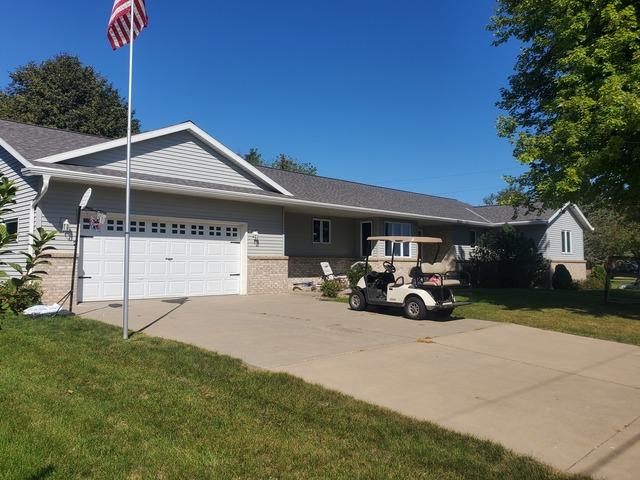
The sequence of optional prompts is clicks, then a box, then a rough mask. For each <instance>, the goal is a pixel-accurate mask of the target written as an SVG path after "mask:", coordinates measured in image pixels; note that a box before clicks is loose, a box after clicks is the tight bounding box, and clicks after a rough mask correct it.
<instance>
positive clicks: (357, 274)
mask: <svg viewBox="0 0 640 480" xmlns="http://www.w3.org/2000/svg"><path fill="white" fill-rule="evenodd" d="M370 271H371V265H367V268H366V270H365V268H364V263H363V262H357V263H355V264H353V265H351V267H349V269H348V270H347V278H348V279H349V287H351V289H352V290H353V289H354V288H356V286H357V285H358V282H359V281H360V279H361V278H362V277H364V276H365V274H367V273H369V272H370Z"/></svg>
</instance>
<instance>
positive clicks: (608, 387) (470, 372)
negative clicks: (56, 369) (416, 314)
mask: <svg viewBox="0 0 640 480" xmlns="http://www.w3.org/2000/svg"><path fill="white" fill-rule="evenodd" d="M79 312H80V313H82V314H84V315H85V316H87V317H90V318H94V319H97V320H102V321H105V322H108V323H113V324H116V325H119V324H120V322H121V315H122V309H121V307H120V305H119V304H117V303H114V304H106V303H89V304H85V305H82V306H81V307H80V308H79ZM130 312H131V313H130V315H131V318H130V328H131V329H132V330H136V331H143V332H144V333H147V334H149V335H155V336H159V337H164V338H169V339H175V340H179V341H182V342H187V343H191V344H194V345H198V346H200V347H203V348H207V349H210V350H214V351H217V352H220V353H224V354H228V355H232V356H234V357H239V358H241V359H243V360H244V361H245V362H247V363H248V364H251V365H254V366H257V367H260V368H265V369H269V370H273V371H281V372H287V373H290V374H292V375H296V376H298V377H301V378H303V379H305V380H307V381H309V382H312V383H318V384H321V385H324V386H326V387H328V388H331V389H334V390H338V391H341V392H344V393H346V394H349V395H352V396H354V397H356V398H359V399H362V400H365V401H368V402H371V403H375V404H378V405H382V406H385V407H388V408H391V409H394V410H397V411H399V412H401V413H404V414H406V415H410V416H413V417H417V418H419V419H423V420H429V421H433V422H436V423H438V424H440V425H442V426H445V427H448V428H451V429H454V430H457V431H460V432H465V433H471V434H474V435H477V436H479V437H482V438H488V439H491V440H495V441H497V442H499V443H502V444H503V445H505V446H507V447H509V448H511V449H513V450H515V451H517V452H519V453H524V454H528V455H532V456H534V457H537V458H539V459H540V460H542V461H544V462H546V463H548V464H551V465H553V466H555V467H557V468H560V469H563V470H567V471H572V472H582V473H586V474H590V475H593V476H595V477H603V478H608V479H616V480H623V479H637V478H639V475H640V473H639V472H640V348H638V347H635V346H631V345H624V344H620V343H615V342H607V341H602V340H594V339H590V338H584V337H578V336H573V335H566V334H562V333H556V332H549V331H544V330H538V329H535V328H529V327H523V326H519V325H511V324H504V323H494V322H486V321H481V320H471V319H463V320H452V321H448V322H433V321H422V322H415V321H411V320H407V319H405V318H402V317H401V316H399V315H394V314H393V311H385V312H352V311H349V310H347V306H346V305H345V304H340V303H335V302H325V301H320V300H318V299H317V298H315V297H312V296H309V295H306V294H297V295H271V296H245V297H238V296H236V297H208V298H205V297H202V298H190V299H177V300H143V301H136V302H132V304H131V309H130Z"/></svg>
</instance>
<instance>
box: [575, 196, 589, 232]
mask: <svg viewBox="0 0 640 480" xmlns="http://www.w3.org/2000/svg"><path fill="white" fill-rule="evenodd" d="M571 209H572V210H573V211H574V213H575V214H576V215H577V217H578V220H580V221H581V222H582V223H583V224H584V226H585V227H587V228H588V229H589V231H591V232H593V231H594V230H595V228H593V225H591V222H589V220H587V217H586V216H585V214H584V213H582V210H580V207H578V205H576V204H575V203H572V204H571Z"/></svg>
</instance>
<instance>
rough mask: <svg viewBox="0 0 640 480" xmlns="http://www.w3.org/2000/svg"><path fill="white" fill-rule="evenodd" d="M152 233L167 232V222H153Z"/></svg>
mask: <svg viewBox="0 0 640 480" xmlns="http://www.w3.org/2000/svg"><path fill="white" fill-rule="evenodd" d="M151 233H167V224H166V223H160V222H151Z"/></svg>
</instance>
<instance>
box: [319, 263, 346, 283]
mask: <svg viewBox="0 0 640 480" xmlns="http://www.w3.org/2000/svg"><path fill="white" fill-rule="evenodd" d="M320 267H321V268H322V280H340V281H346V280H347V276H346V275H336V274H334V273H333V270H331V265H329V262H320Z"/></svg>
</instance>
